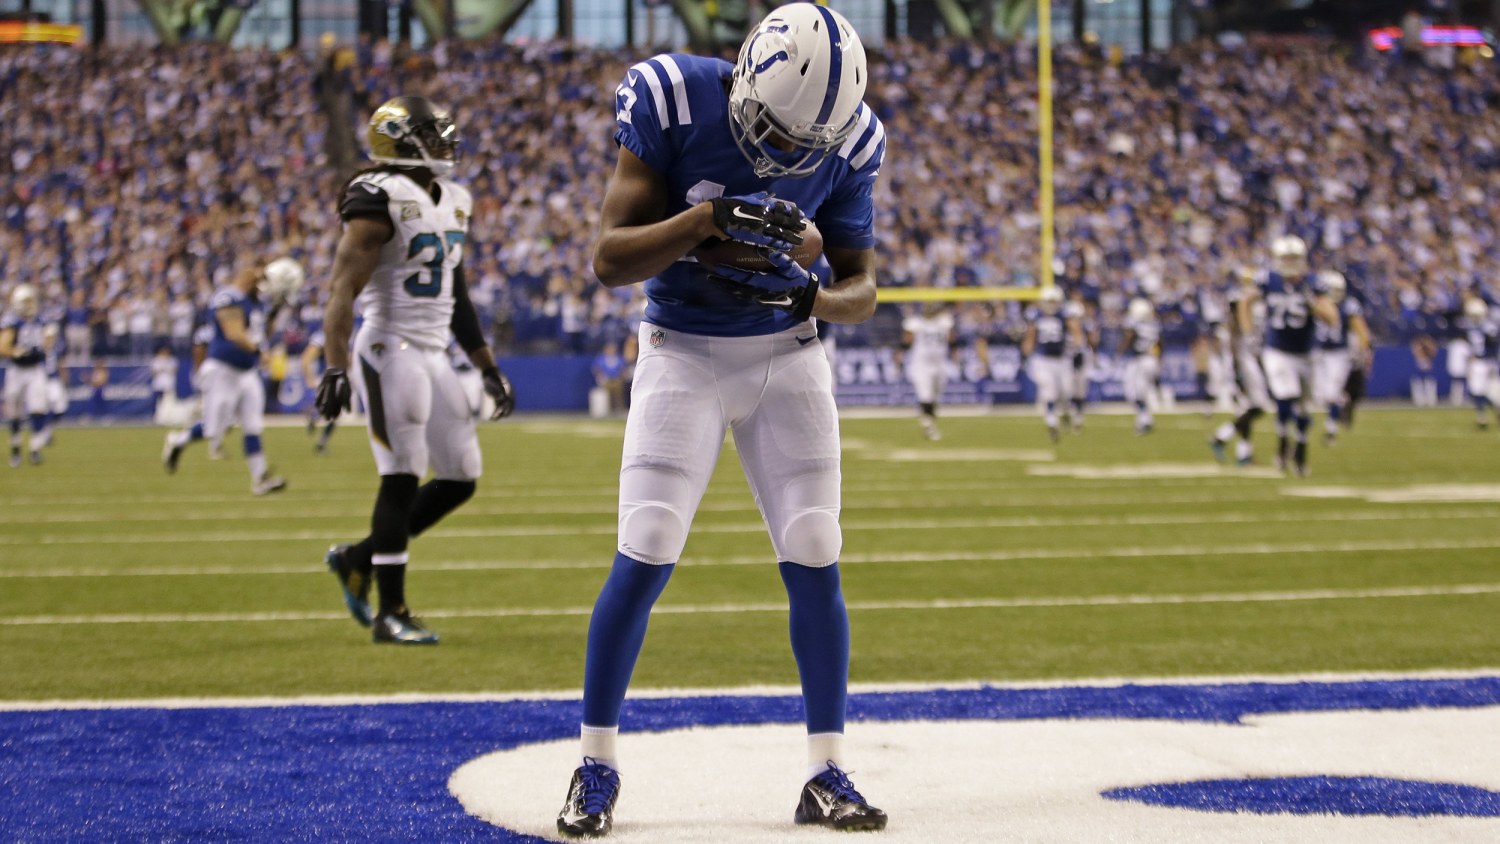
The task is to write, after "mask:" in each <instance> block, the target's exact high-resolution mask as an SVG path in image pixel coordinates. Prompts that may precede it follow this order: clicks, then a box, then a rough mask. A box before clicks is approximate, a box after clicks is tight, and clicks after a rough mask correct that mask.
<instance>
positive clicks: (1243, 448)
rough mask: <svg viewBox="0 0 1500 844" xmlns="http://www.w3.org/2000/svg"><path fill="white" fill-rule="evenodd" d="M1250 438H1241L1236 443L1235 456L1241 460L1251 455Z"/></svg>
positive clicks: (1247, 458)
mask: <svg viewBox="0 0 1500 844" xmlns="http://www.w3.org/2000/svg"><path fill="white" fill-rule="evenodd" d="M1251 453H1252V452H1251V446H1250V441H1249V440H1240V441H1239V442H1237V443H1235V444H1234V456H1235V457H1236V458H1237V459H1240V460H1249V459H1250V455H1251Z"/></svg>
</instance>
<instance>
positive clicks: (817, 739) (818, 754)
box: [807, 733, 844, 779]
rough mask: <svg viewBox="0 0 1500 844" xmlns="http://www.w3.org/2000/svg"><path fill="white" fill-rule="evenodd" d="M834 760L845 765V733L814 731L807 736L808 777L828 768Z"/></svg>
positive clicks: (841, 765) (840, 766)
mask: <svg viewBox="0 0 1500 844" xmlns="http://www.w3.org/2000/svg"><path fill="white" fill-rule="evenodd" d="M830 762H832V763H833V764H835V765H837V766H838V767H839V768H841V769H842V768H843V767H844V734H843V733H812V734H811V735H809V736H808V737H807V778H808V779H812V778H813V777H815V776H817V775H818V774H821V773H823V772H824V771H826V770H828V763H830Z"/></svg>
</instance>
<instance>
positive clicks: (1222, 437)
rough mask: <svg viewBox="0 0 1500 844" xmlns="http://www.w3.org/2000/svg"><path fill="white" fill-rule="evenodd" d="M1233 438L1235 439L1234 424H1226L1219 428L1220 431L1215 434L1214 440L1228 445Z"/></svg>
mask: <svg viewBox="0 0 1500 844" xmlns="http://www.w3.org/2000/svg"><path fill="white" fill-rule="evenodd" d="M1233 438H1234V423H1233V422H1225V423H1224V424H1223V425H1220V426H1219V430H1217V431H1215V432H1214V439H1216V440H1218V441H1219V442H1221V443H1227V442H1229V441H1230V440H1231V439H1233Z"/></svg>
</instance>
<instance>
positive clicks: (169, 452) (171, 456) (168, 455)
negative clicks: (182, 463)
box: [161, 433, 182, 475]
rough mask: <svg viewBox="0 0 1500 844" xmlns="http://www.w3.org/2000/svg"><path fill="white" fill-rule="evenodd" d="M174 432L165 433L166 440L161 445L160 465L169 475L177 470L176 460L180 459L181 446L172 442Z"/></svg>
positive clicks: (175, 436)
mask: <svg viewBox="0 0 1500 844" xmlns="http://www.w3.org/2000/svg"><path fill="white" fill-rule="evenodd" d="M176 438H177V435H176V434H175V433H172V434H167V442H166V444H165V445H163V446H162V447H161V465H162V468H163V469H166V470H167V474H169V475H171V474H173V473H175V472H176V471H177V461H178V460H180V459H182V446H180V445H178V444H177V443H175V442H174V440H175V439H176Z"/></svg>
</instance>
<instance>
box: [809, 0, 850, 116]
mask: <svg viewBox="0 0 1500 844" xmlns="http://www.w3.org/2000/svg"><path fill="white" fill-rule="evenodd" d="M813 8H814V9H817V10H818V14H820V15H822V16H823V28H824V29H826V30H828V43H829V45H830V46H831V47H832V48H833V53H832V56H831V57H830V63H829V65H828V92H827V93H826V94H824V95H823V107H822V108H821V109H819V110H818V125H819V126H821V125H823V124H825V123H827V122H828V116H829V115H830V114H833V104H834V103H836V102H838V99H839V80H841V79H843V77H844V45H843V44H842V43H841V42H840V41H839V26H838V23H837V22H836V21H834V19H833V13H832V12H830V11H828V10H827V9H825V8H823V7H822V6H818V5H814V6H813Z"/></svg>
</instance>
